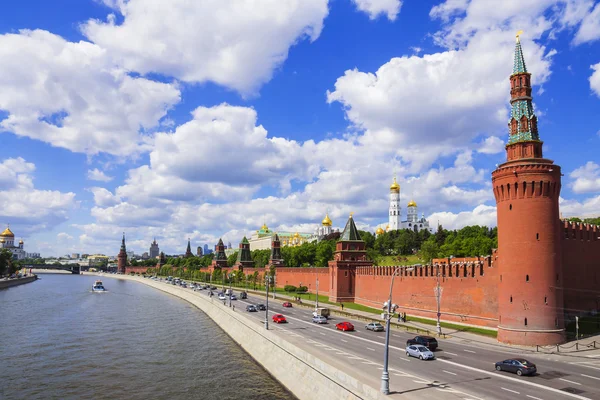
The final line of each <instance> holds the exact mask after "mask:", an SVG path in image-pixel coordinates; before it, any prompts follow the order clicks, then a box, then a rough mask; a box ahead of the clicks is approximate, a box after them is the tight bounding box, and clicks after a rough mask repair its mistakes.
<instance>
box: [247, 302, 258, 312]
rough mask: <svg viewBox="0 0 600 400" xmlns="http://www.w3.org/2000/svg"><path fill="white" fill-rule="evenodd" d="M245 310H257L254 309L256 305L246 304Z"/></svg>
mask: <svg viewBox="0 0 600 400" xmlns="http://www.w3.org/2000/svg"><path fill="white" fill-rule="evenodd" d="M246 311H248V312H257V311H258V310H257V309H256V307H255V306H253V305H252V304H248V305H247V306H246Z"/></svg>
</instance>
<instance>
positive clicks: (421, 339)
mask: <svg viewBox="0 0 600 400" xmlns="http://www.w3.org/2000/svg"><path fill="white" fill-rule="evenodd" d="M413 344H420V345H423V346H425V347H427V348H428V349H429V350H431V351H435V349H437V347H438V342H437V340H436V339H435V338H434V337H432V336H415V337H414V338H413V339H408V340H407V341H406V345H407V346H412V345H413Z"/></svg>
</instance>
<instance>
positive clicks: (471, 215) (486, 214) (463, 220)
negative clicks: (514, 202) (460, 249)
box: [427, 205, 497, 229]
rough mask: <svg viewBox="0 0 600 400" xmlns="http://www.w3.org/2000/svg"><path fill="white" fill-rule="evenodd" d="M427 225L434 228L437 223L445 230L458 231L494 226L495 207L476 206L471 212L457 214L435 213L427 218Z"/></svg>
mask: <svg viewBox="0 0 600 400" xmlns="http://www.w3.org/2000/svg"><path fill="white" fill-rule="evenodd" d="M427 219H429V223H430V224H433V225H434V226H435V225H437V224H438V223H439V224H440V225H442V226H443V227H444V228H445V229H460V228H462V227H465V226H469V225H482V226H489V227H492V226H496V222H497V220H496V207H495V206H487V205H478V206H477V207H475V208H474V209H473V211H462V212H459V213H451V212H436V213H433V214H431V215H430V216H429V217H427Z"/></svg>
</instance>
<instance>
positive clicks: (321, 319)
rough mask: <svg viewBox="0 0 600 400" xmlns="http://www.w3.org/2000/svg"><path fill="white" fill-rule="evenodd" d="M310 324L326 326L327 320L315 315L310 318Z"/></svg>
mask: <svg viewBox="0 0 600 400" xmlns="http://www.w3.org/2000/svg"><path fill="white" fill-rule="evenodd" d="M312 322H314V323H317V324H326V323H327V318H325V317H323V316H322V315H317V316H315V317H313V318H312Z"/></svg>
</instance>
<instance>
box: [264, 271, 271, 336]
mask: <svg viewBox="0 0 600 400" xmlns="http://www.w3.org/2000/svg"><path fill="white" fill-rule="evenodd" d="M270 280H271V277H270V276H269V275H268V274H266V275H265V286H266V289H267V305H266V307H265V329H266V330H269V281H270Z"/></svg>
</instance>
